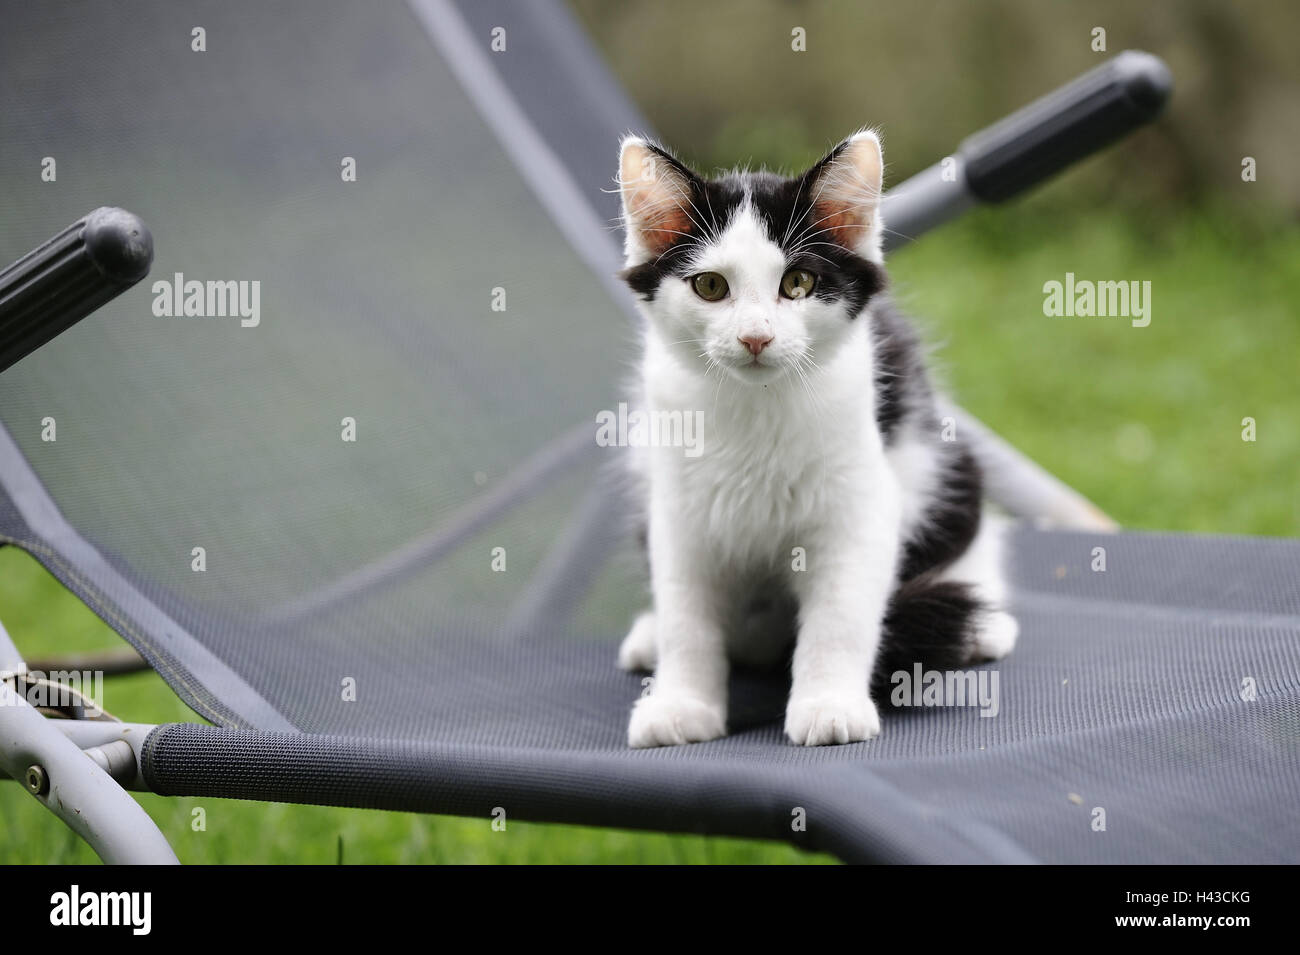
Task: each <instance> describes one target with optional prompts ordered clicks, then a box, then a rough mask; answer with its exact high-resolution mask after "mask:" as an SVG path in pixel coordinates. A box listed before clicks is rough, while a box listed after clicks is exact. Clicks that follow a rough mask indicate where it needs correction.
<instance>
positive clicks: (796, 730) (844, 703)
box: [785, 692, 880, 746]
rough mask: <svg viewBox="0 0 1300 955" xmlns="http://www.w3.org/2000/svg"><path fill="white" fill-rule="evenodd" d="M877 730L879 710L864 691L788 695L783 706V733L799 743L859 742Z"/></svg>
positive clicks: (869, 737)
mask: <svg viewBox="0 0 1300 955" xmlns="http://www.w3.org/2000/svg"><path fill="white" fill-rule="evenodd" d="M879 734H880V714H879V713H878V712H877V711H876V704H875V703H873V702H872V701H871V697H870V696H869V695H868V694H867V693H865V692H863V693H827V694H819V695H812V696H799V697H791V698H790V703H789V705H788V706H787V707H786V710H785V735H786V736H788V737H790V741H791V742H793V743H796V744H798V745H799V746H831V745H835V744H838V743H860V742H862V741H863V740H868V739H871V738H872V737H874V736H877V735H879Z"/></svg>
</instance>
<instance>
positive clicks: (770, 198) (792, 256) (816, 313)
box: [618, 131, 885, 383]
mask: <svg viewBox="0 0 1300 955" xmlns="http://www.w3.org/2000/svg"><path fill="white" fill-rule="evenodd" d="M881 175H882V157H881V151H880V140H879V139H878V138H877V137H876V135H875V133H873V132H870V131H863V132H859V133H857V134H856V135H854V136H851V137H850V138H848V139H846V140H845V141H844V142H842V143H840V145H839V146H837V147H836V148H835V149H833V150H832V151H831V152H830V154H829V155H827V156H826V158H824V159H822V160H821V161H820V162H819V163H817V164H816V165H815V166H813V167H812V168H811V169H809V170H808V171H807V172H805V173H804V174H803V175H800V176H795V177H792V178H785V177H783V176H778V175H775V174H773V173H769V172H746V171H735V172H730V173H727V174H725V175H723V176H720V177H718V178H706V177H705V176H702V175H700V174H698V173H696V172H694V171H692V170H691V169H689V168H687V167H686V166H685V165H684V164H683V163H681V162H679V161H678V160H677V159H675V158H673V156H671V155H670V154H669V153H668V152H667V151H665V150H664V149H661V148H660V147H658V146H656V145H654V144H652V143H649V142H647V141H646V140H644V139H641V138H640V137H636V136H629V137H627V138H625V139H624V140H623V144H622V149H621V154H620V157H619V176H618V181H619V187H620V191H621V193H622V197H623V224H624V228H625V230H626V243H625V252H626V256H627V262H626V265H627V268H626V269H624V271H623V272H622V273H621V274H622V277H623V279H624V281H626V282H627V284H628V286H629V287H630V288H631V289H632V291H633V292H634V293H636V295H637V296H638V297H639V298H640V300H641V303H642V309H643V310H644V312H645V313H646V316H647V318H648V320H649V321H650V322H651V323H652V325H653V326H654V327H655V330H656V331H657V332H658V333H659V334H660V336H661V339H662V341H664V342H665V343H667V344H668V346H669V347H670V348H671V349H672V350H673V352H674V353H675V354H676V355H677V356H678V358H679V359H680V360H681V361H683V362H684V363H686V364H687V365H688V367H696V368H698V369H699V371H700V372H701V373H702V374H704V373H707V372H708V370H709V369H711V368H715V367H717V368H721V369H723V370H724V373H725V374H728V375H730V376H733V377H735V378H737V379H739V380H742V381H749V382H755V383H763V382H767V381H771V380H772V379H774V378H776V377H778V376H780V375H782V374H786V373H788V372H797V371H799V370H806V369H807V368H809V367H813V366H814V364H816V365H820V364H822V363H823V362H824V361H826V360H828V359H829V358H831V357H832V356H833V355H834V354H835V352H836V351H837V349H838V347H839V346H840V344H841V343H842V342H843V341H845V340H846V339H847V338H848V336H849V333H850V330H851V329H852V328H853V326H854V322H855V321H856V320H857V319H858V317H859V316H860V315H861V313H862V311H863V309H864V308H865V307H866V304H867V302H868V300H869V299H870V298H871V297H872V296H873V295H875V294H876V293H878V292H880V291H881V290H882V289H883V288H884V284H885V275H884V269H883V265H882V261H883V260H882V255H881V236H882V225H881V221H880V214H879V212H880V195H881Z"/></svg>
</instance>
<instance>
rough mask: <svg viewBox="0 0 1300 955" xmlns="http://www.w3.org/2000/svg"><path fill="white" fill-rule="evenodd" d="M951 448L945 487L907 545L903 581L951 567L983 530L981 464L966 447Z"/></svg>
mask: <svg viewBox="0 0 1300 955" xmlns="http://www.w3.org/2000/svg"><path fill="white" fill-rule="evenodd" d="M936 430H937V423H936ZM940 447H943V445H940ZM949 447H952V449H953V450H952V452H951V454H950V455H948V456H947V458H946V459H945V461H944V467H943V470H942V472H941V473H940V477H939V482H940V486H941V487H942V489H943V490H942V492H941V493H940V495H939V496H938V497H936V498H935V499H934V501H932V502H931V504H930V506H929V508H928V509H927V510H926V512H925V518H924V519H923V521H922V523H921V527H920V530H919V532H918V534H917V536H916V537H914V538H913V539H912V540H910V541H908V542H907V544H906V545H905V546H904V548H903V567H902V570H901V571H900V573H899V579H900V580H903V581H907V580H911V579H912V578H914V577H918V576H920V575H921V574H924V573H926V572H927V571H931V570H939V569H942V568H943V567H946V566H948V565H949V564H951V563H952V562H953V561H955V560H956V559H957V558H958V557H960V556H961V555H962V554H963V553H965V552H966V548H968V547H969V546H970V544H971V541H973V540H975V535H976V534H977V533H978V532H979V528H980V514H981V510H982V509H981V499H982V496H983V483H984V482H983V479H982V477H981V475H980V470H979V466H978V465H977V464H976V463H975V459H974V457H972V456H971V453H970V452H969V451H968V450H966V448H964V447H962V446H960V445H957V444H953V445H949Z"/></svg>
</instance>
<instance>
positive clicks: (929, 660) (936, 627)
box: [871, 574, 983, 708]
mask: <svg viewBox="0 0 1300 955" xmlns="http://www.w3.org/2000/svg"><path fill="white" fill-rule="evenodd" d="M982 610H983V605H982V604H981V603H980V601H979V600H978V599H976V597H975V596H974V595H973V594H972V593H971V590H970V588H969V587H968V586H966V585H965V584H962V583H958V582H956V581H951V580H935V579H934V578H933V577H932V576H931V575H928V574H927V575H924V576H921V577H915V578H913V579H912V580H909V581H906V582H905V583H903V584H900V585H899V587H898V589H897V590H895V591H894V593H893V595H892V596H891V597H890V598H889V606H888V608H887V609H886V610H885V620H884V625H883V628H882V632H881V638H880V650H879V652H878V653H877V655H876V663H875V668H874V669H873V670H872V672H871V695H872V697H873V698H874V699H875V701H876V702H877V703H878V704H879V705H880V706H881V707H882V708H883V707H886V706H888V705H889V692H890V689H891V688H892V685H891V682H890V677H891V675H892V674H894V673H897V672H898V671H900V670H903V671H907V672H911V670H912V668H913V667H914V666H915V665H916V664H918V663H919V664H921V668H922V669H923V670H940V671H943V670H958V669H961V668H963V667H965V666H967V665H969V664H970V663H972V662H973V660H974V647H975V629H976V626H977V624H978V620H979V614H980V613H981V612H982Z"/></svg>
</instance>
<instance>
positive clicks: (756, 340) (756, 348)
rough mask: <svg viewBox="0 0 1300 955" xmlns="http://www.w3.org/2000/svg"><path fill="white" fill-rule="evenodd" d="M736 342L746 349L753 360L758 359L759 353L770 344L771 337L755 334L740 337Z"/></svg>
mask: <svg viewBox="0 0 1300 955" xmlns="http://www.w3.org/2000/svg"><path fill="white" fill-rule="evenodd" d="M737 340H738V341H739V342H740V344H742V345H744V346H745V347H746V348H748V349H749V353H750V354H751V355H753V356H754V357H755V358H757V357H758V354H759V352H761V351H762V350H763V349H764V348H766V347H767V346H768V345H770V344H772V336H771V335H757V334H756V335H741V336H740V338H739V339H737Z"/></svg>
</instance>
